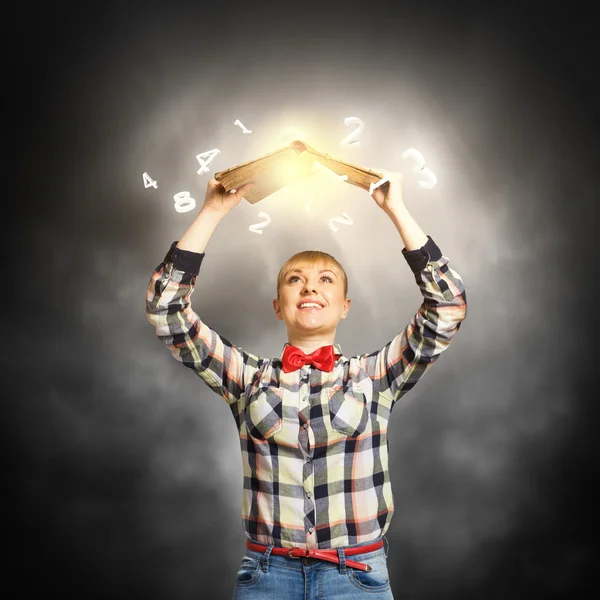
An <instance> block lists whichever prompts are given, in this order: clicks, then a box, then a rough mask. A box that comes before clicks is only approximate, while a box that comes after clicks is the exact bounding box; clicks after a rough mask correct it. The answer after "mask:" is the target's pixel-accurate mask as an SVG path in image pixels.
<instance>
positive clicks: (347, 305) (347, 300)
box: [341, 298, 352, 319]
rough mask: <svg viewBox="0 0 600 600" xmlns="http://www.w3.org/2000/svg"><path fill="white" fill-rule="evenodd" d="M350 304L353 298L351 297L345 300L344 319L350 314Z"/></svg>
mask: <svg viewBox="0 0 600 600" xmlns="http://www.w3.org/2000/svg"><path fill="white" fill-rule="evenodd" d="M350 304H352V300H350V298H346V300H344V310H343V311H342V316H341V318H342V319H345V318H346V317H347V316H348V311H349V310H350Z"/></svg>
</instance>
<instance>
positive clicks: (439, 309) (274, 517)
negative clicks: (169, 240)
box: [146, 236, 467, 549]
mask: <svg viewBox="0 0 600 600" xmlns="http://www.w3.org/2000/svg"><path fill="white" fill-rule="evenodd" d="M428 238H429V239H428V241H427V243H426V244H425V245H424V246H423V247H422V248H420V249H418V250H412V251H407V250H406V249H403V250H402V254H403V256H404V258H405V259H406V260H407V262H408V264H409V266H410V268H411V270H412V271H413V273H414V275H415V280H416V282H417V285H418V286H419V289H420V290H421V293H422V295H423V303H422V304H421V306H420V308H419V310H418V311H417V313H416V315H415V316H414V317H413V318H412V320H411V321H410V323H409V324H408V325H407V326H406V328H405V329H403V330H402V331H401V332H400V333H398V334H397V335H396V337H394V338H393V339H392V340H391V341H390V342H388V343H387V344H386V345H385V346H384V347H383V348H382V349H381V350H379V351H378V352H373V353H371V354H362V355H359V356H353V357H350V358H347V357H346V356H344V355H343V353H342V350H341V348H340V346H339V344H334V347H335V350H336V352H337V353H338V354H340V355H341V356H339V357H338V358H336V361H335V366H334V369H333V371H332V372H331V373H326V372H322V371H319V370H318V369H316V368H315V367H313V366H312V365H306V366H304V367H302V368H300V369H299V370H297V371H293V372H291V373H284V372H283V369H282V364H281V356H282V355H280V357H279V358H261V357H259V356H256V355H255V354H250V353H248V352H246V351H244V350H243V349H242V348H239V347H236V346H234V345H232V344H231V343H230V342H229V341H228V340H226V339H225V338H223V337H221V336H220V335H219V334H218V333H216V332H215V331H213V330H212V329H210V327H208V326H207V325H206V324H205V323H204V322H203V321H202V320H201V319H200V317H199V316H198V315H197V314H196V313H195V312H194V311H193V309H192V307H191V304H190V297H191V295H192V292H193V291H194V288H195V284H196V279H197V275H198V273H199V271H200V265H201V263H202V259H203V258H204V254H203V253H202V254H199V253H195V252H189V251H185V250H180V249H179V248H176V242H173V245H172V246H171V249H170V250H169V252H168V254H167V256H166V257H165V259H164V261H163V262H162V263H161V264H160V265H159V266H158V267H157V268H156V269H155V271H154V274H153V276H152V279H151V281H150V285H149V287H148V291H147V297H146V310H147V316H148V320H149V321H150V323H152V325H154V327H155V328H156V333H157V335H158V337H159V339H161V340H162V341H163V342H164V343H165V344H166V345H167V347H168V348H169V350H171V352H172V354H173V356H174V357H175V358H176V359H177V360H179V361H181V362H182V363H183V364H184V365H185V366H186V367H189V368H190V369H193V370H194V372H195V373H196V374H197V375H199V376H200V377H201V378H202V379H203V381H204V382H205V383H206V384H207V385H208V386H209V387H210V388H211V389H212V390H213V391H214V392H216V393H217V394H218V395H219V396H221V397H222V398H223V399H224V400H225V402H226V403H227V405H228V406H229V408H230V410H231V413H232V414H233V418H234V419H235V422H236V425H237V428H238V432H239V437H240V445H241V450H242V458H243V460H242V465H243V468H242V470H243V486H244V487H243V494H242V523H243V527H244V530H245V532H246V536H247V537H248V538H249V539H251V540H254V541H256V542H259V543H263V544H274V545H276V546H284V547H287V548H290V547H294V546H295V547H300V548H319V549H324V548H336V547H338V546H348V545H353V544H359V543H362V542H368V541H371V540H375V539H377V538H379V537H382V536H383V535H384V534H385V533H386V531H387V529H388V528H389V526H390V521H391V519H392V516H393V513H394V503H393V498H392V486H391V482H390V477H389V466H388V450H389V448H388V423H389V419H390V413H391V412H392V408H393V407H394V404H395V402H396V400H398V399H399V398H400V397H401V396H403V395H404V394H406V393H407V392H408V391H409V390H411V389H412V388H413V387H414V385H415V384H416V383H417V382H418V381H419V380H420V379H421V377H423V375H424V374H425V373H426V372H427V371H428V369H429V368H430V367H431V366H432V365H433V363H434V362H435V361H436V360H437V359H438V357H439V356H440V354H441V353H442V352H443V351H444V350H445V349H446V348H448V346H449V344H450V342H451V340H452V338H453V337H454V335H455V333H456V332H457V331H458V329H459V327H460V324H461V322H462V321H463V320H464V318H465V317H466V311H467V301H466V294H465V290H464V285H463V281H462V279H461V277H460V275H458V273H456V272H455V271H454V270H452V269H451V268H450V267H449V266H448V259H447V258H446V257H444V256H442V253H441V251H440V249H439V248H438V247H437V245H436V244H435V242H434V241H433V240H432V239H431V238H430V237H429V236H428ZM284 348H285V345H284ZM282 354H283V352H282Z"/></svg>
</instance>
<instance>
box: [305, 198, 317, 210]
mask: <svg viewBox="0 0 600 600" xmlns="http://www.w3.org/2000/svg"><path fill="white" fill-rule="evenodd" d="M314 201H315V195H314V194H310V196H309V197H308V201H307V202H306V204H305V205H304V208H305V210H306V212H310V205H311V204H312V203H313V202H314Z"/></svg>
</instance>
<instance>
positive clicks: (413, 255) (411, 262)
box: [402, 235, 442, 273]
mask: <svg viewBox="0 0 600 600" xmlns="http://www.w3.org/2000/svg"><path fill="white" fill-rule="evenodd" d="M402 255H403V256H404V258H405V259H406V262H407V263H408V266H409V267H410V269H411V271H412V272H413V273H418V272H419V271H422V270H423V269H424V268H425V267H426V266H427V263H429V262H431V261H432V260H439V259H440V258H442V251H441V250H440V249H439V248H438V247H437V244H436V243H435V242H434V241H433V240H432V239H431V236H429V235H428V236H427V243H426V244H425V245H424V246H421V247H420V248H418V249H417V250H407V249H406V248H403V249H402Z"/></svg>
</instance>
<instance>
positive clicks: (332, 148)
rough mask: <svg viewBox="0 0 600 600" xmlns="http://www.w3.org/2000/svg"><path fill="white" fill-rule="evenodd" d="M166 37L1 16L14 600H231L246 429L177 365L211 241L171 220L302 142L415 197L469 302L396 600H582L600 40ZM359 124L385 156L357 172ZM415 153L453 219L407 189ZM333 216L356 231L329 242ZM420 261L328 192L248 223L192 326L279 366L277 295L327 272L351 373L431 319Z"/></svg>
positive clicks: (557, 11)
mask: <svg viewBox="0 0 600 600" xmlns="http://www.w3.org/2000/svg"><path fill="white" fill-rule="evenodd" d="M164 4H165V6H166V4H167V3H164ZM284 5H285V6H284ZM165 6H161V5H159V4H158V3H156V4H152V3H150V4H133V3H128V4H127V5H126V6H122V5H121V4H120V3H104V4H102V5H100V4H98V5H92V4H85V3H84V4H78V5H73V6H71V5H60V4H59V5H57V6H56V7H52V8H48V7H40V8H37V9H34V8H32V7H28V6H22V7H20V8H18V9H17V8H13V9H11V10H10V11H9V12H7V14H6V24H7V26H8V29H9V30H14V31H13V33H15V34H16V35H15V39H14V41H13V42H11V43H10V44H9V47H8V49H7V50H6V59H7V61H8V64H7V68H6V71H5V74H4V77H5V81H7V82H8V83H9V84H10V85H9V86H8V87H9V88H10V90H11V91H10V93H9V94H8V95H7V99H8V100H9V103H10V104H9V109H8V110H7V112H6V123H5V128H6V132H7V135H6V136H5V143H6V144H7V146H8V147H9V148H10V149H11V150H12V153H13V156H16V157H17V161H16V168H14V169H13V168H12V166H11V165H12V162H9V163H8V165H9V169H10V172H8V173H7V175H8V177H7V178H6V182H7V183H8V182H10V183H15V184H16V185H15V186H14V187H15V189H14V191H13V192H11V194H12V198H9V200H8V203H7V204H8V205H10V208H9V209H8V210H9V211H12V213H13V214H14V211H16V212H17V221H18V224H19V227H10V228H9V231H8V236H7V241H8V242H9V248H8V252H7V254H6V255H5V256H6V258H5V262H4V284H5V288H4V293H3V296H4V303H5V306H6V308H5V310H4V311H3V328H2V329H3V332H4V340H5V352H4V353H3V354H4V363H5V365H6V369H5V382H6V388H5V389H6V390H7V392H6V395H5V399H4V405H5V411H4V413H5V414H4V418H3V419H2V423H3V431H4V433H3V437H2V439H3V441H4V445H5V448H4V450H3V452H2V456H3V461H4V465H5V466H4V472H5V473H6V474H7V476H8V477H7V481H8V486H7V494H6V498H7V500H8V501H9V502H8V504H7V507H8V508H7V510H6V511H5V516H6V519H7V527H6V532H7V534H6V536H5V541H6V548H8V549H9V551H10V553H11V556H12V558H13V560H12V561H11V562H10V563H9V564H8V565H7V571H9V572H10V574H12V575H13V576H14V579H15V581H16V582H17V583H18V585H19V588H18V589H19V593H18V595H17V596H15V597H29V596H33V595H34V594H35V595H36V596H38V597H39V594H40V593H42V594H47V593H55V592H58V593H60V594H61V596H62V597H65V598H71V597H73V598H86V599H88V598H89V599H94V600H95V599H105V598H121V597H123V598H125V597H126V598H145V599H160V600H162V599H176V600H188V599H193V598H216V599H221V598H224V599H225V598H229V596H230V594H231V591H232V588H233V582H234V579H235V573H236V571H237V567H238V565H239V562H240V559H241V556H242V554H243V551H244V535H243V532H242V527H241V522H240V507H241V462H240V455H239V445H238V440H237V436H236V429H235V425H234V422H233V419H232V418H231V415H230V413H229V410H228V408H227V406H226V404H225V403H224V402H223V400H222V399H220V398H219V397H218V396H217V395H215V394H214V393H212V392H211V391H210V390H209V389H208V388H207V387H206V386H205V385H204V383H203V382H202V381H201V380H200V379H198V378H197V377H196V376H195V375H194V374H193V373H192V372H191V371H188V370H187V369H185V368H184V367H182V366H181V365H180V364H178V363H177V362H176V361H175V360H173V358H172V357H171V355H170V353H169V352H168V350H167V349H166V348H165V347H164V346H163V345H162V344H161V343H160V342H159V341H158V340H157V339H156V337H155V334H154V330H153V329H152V327H151V326H150V325H149V324H148V323H147V321H146V317H145V312H144V300H145V292H146V286H147V284H148V282H149V280H150V276H151V274H152V270H153V269H154V267H156V266H157V265H158V264H159V263H160V261H161V260H162V257H163V256H164V254H165V253H166V251H167V249H168V247H169V245H170V244H171V242H172V241H173V240H176V239H178V238H179V237H180V235H181V234H182V233H183V231H184V230H185V228H186V227H187V226H188V225H189V224H190V223H191V221H192V220H193V217H194V215H195V214H196V211H193V212H189V213H185V214H180V213H177V212H176V211H175V210H174V208H173V199H172V198H173V195H174V194H175V193H177V192H179V191H182V190H189V191H190V193H191V194H192V196H193V197H194V198H195V199H196V202H197V205H198V207H197V208H199V207H200V206H201V203H202V200H203V197H204V191H205V188H206V182H207V179H208V175H206V174H205V175H203V176H198V175H197V173H196V170H197V169H198V167H199V165H198V162H197V161H196V159H195V155H196V154H197V153H199V152H203V151H206V150H210V149H211V148H215V147H216V148H219V149H220V150H221V155H220V156H219V157H218V158H217V159H216V160H215V161H214V162H213V164H212V165H211V172H212V173H214V172H216V171H218V170H223V169H226V168H228V167H230V166H233V165H235V164H238V163H239V162H242V161H245V160H250V159H252V158H256V157H258V156H260V155H261V154H263V153H264V152H265V151H268V150H271V149H275V148H277V147H279V146H281V145H282V142H284V141H285V140H286V139H287V138H288V137H289V136H290V135H292V136H295V135H296V134H298V136H299V137H301V138H302V139H305V140H306V141H307V142H308V143H310V144H312V145H314V146H316V147H317V148H318V149H321V150H323V151H326V152H329V153H330V154H332V155H334V156H339V157H340V158H343V159H346V160H349V161H351V162H358V163H359V164H364V165H367V166H371V167H380V168H386V169H390V170H398V171H402V172H403V173H404V174H405V200H406V204H407V206H408V207H409V209H410V210H411V212H412V213H413V214H414V216H415V217H416V219H417V220H418V222H419V223H420V224H421V226H422V227H423V229H424V230H425V231H426V232H427V233H428V234H430V235H431V236H432V237H433V238H434V240H435V241H436V242H437V243H438V245H439V246H440V248H441V249H442V252H443V253H444V254H445V255H446V256H447V257H448V258H449V260H450V265H451V266H452V267H453V268H454V269H455V270H456V271H457V272H458V273H460V275H461V276H462V277H463V280H464V282H465V285H466V289H467V296H468V300H469V313H468V317H467V320H466V321H465V323H464V325H463V328H462V329H461V330H460V332H459V333H458V334H457V336H456V338H455V340H454V341H453V343H452V345H451V348H450V350H449V351H448V352H447V353H446V354H445V355H443V356H442V357H441V358H440V360H439V362H438V363H437V364H436V366H435V367H434V368H433V369H432V371H431V373H430V374H428V375H427V377H426V378H425V379H424V380H423V381H422V382H420V383H419V385H418V386H417V387H416V388H415V389H414V390H413V391H412V392H411V393H410V394H408V395H407V396H406V397H405V398H404V399H403V401H401V402H400V403H399V404H398V406H397V407H396V409H395V411H394V413H393V418H392V421H391V428H390V429H391V431H390V438H391V441H390V451H391V454H392V457H391V477H392V483H393V491H394V497H395V503H396V514H395V517H394V520H393V522H392V526H391V529H390V530H389V533H388V536H387V537H388V539H389V542H390V545H391V548H390V555H389V566H390V574H391V577H392V585H393V590H394V593H395V597H396V598H397V599H399V600H401V599H402V598H411V599H417V598H418V599H420V600H433V599H438V598H440V599H441V598H443V599H444V600H451V599H455V598H456V599H458V598H460V599H461V600H468V599H477V600H479V599H481V598H487V599H504V598H511V599H513V600H515V599H517V598H531V597H532V596H534V597H536V598H547V599H559V598H560V599H563V598H574V597H579V592H580V591H581V589H582V588H583V586H584V585H585V584H586V583H589V582H590V581H591V580H592V577H593V574H594V572H593V569H592V559H593V551H594V542H595V539H594V536H593V528H594V527H595V526H597V521H598V518H597V512H596V510H597V505H598V496H597V493H596V495H594V493H593V491H592V490H591V482H592V476H595V475H596V473H597V469H598V452H597V445H596V443H595V429H596V425H597V423H598V408H597V404H595V403H594V402H593V401H592V395H591V387H592V384H593V383H594V382H595V374H596V372H597V371H596V370H595V368H594V367H593V365H592V363H591V361H592V360H593V359H594V358H595V355H594V350H595V342H596V339H595V335H596V327H595V322H596V321H597V319H596V311H597V306H596V298H597V296H596V295H595V293H594V284H595V279H596V278H597V264H598V261H597V252H596V251H595V249H594V248H593V247H592V246H593V242H594V240H595V237H594V236H595V232H594V231H593V229H592V225H593V219H594V218H595V217H596V215H597V212H596V209H595V201H596V199H597V191H596V190H597V183H596V180H597V161H594V160H593V159H594V158H597V142H596V136H597V125H598V116H597V114H596V113H595V112H594V110H593V108H594V106H597V105H598V100H599V98H598V94H597V92H596V91H595V87H594V82H593V80H594V74H593V65H594V63H595V47H594V42H593V39H592V36H593V29H592V20H591V18H590V16H589V15H586V14H585V13H584V12H583V11H582V9H581V8H580V7H578V6H577V4H574V3H570V4H569V5H565V6H562V5H561V7H560V8H558V7H557V8H551V7H550V8H549V7H548V6H547V5H545V4H542V3H534V2H530V3H513V4H511V3H503V4H502V5H498V6H496V5H494V4H492V3H485V2H479V3H475V2H473V3H471V2H459V3H457V2H448V3H441V2H426V3H417V2H401V3H400V2H398V3H394V4H392V3H390V4H389V5H386V4H385V3H383V2H368V3H364V4H360V5H352V4H340V5H337V6H334V5H332V6H329V5H328V4H326V3H323V2H301V3H293V4H289V3H283V2H280V3H275V2H272V3H260V4H259V5H258V6H255V5H253V4H252V3H251V2H243V3H241V2H240V3H237V2H224V3H218V2H213V3H211V4H210V5H207V6H201V5H200V3H196V5H192V3H189V4H183V3H169V7H170V8H168V9H167V8H166V7H165ZM348 116H358V117H360V118H361V119H362V120H363V121H364V123H365V129H364V131H363V133H362V134H361V137H360V141H361V144H360V146H358V147H354V148H344V149H342V148H340V145H339V141H340V140H341V139H342V138H343V137H344V136H346V135H347V134H348V133H349V131H350V129H349V128H347V127H345V126H344V122H343V121H344V118H345V117H348ZM236 119H240V120H241V121H242V122H243V123H244V124H245V126H246V127H247V128H249V129H251V130H252V131H253V133H252V134H249V135H245V134H242V132H241V130H240V128H239V127H236V126H234V125H233V122H234V121H235V120H236ZM300 134H301V135H300ZM409 147H415V148H418V149H419V150H420V151H421V152H422V153H423V154H424V155H425V157H426V159H427V165H428V166H429V167H430V168H431V169H432V170H433V171H434V172H435V173H436V175H437V176H438V179H439V182H438V185H437V186H436V187H435V188H434V189H432V190H423V189H421V188H420V187H419V186H418V185H417V184H416V178H415V175H414V174H413V173H412V172H411V171H410V169H409V168H408V165H407V163H406V161H404V160H403V159H402V158H401V154H402V152H403V151H404V150H405V149H406V148H409ZM144 171H147V172H149V173H150V175H151V176H152V177H153V178H154V179H156V180H157V181H158V185H159V187H158V190H154V189H152V188H149V189H144V187H143V185H142V179H141V174H142V173H143V172H144ZM311 186H312V187H311ZM311 193H313V194H315V200H314V202H313V203H312V204H311V206H310V212H308V211H307V208H306V198H307V197H308V195H309V194H311ZM259 211H264V212H268V214H269V215H270V217H271V219H272V222H271V224H270V225H269V226H268V227H267V228H265V229H264V233H263V234H262V235H258V234H255V233H252V232H250V231H248V226H249V225H251V224H252V223H257V222H259V221H260V220H261V219H260V218H259V217H258V216H257V215H258V212H259ZM342 211H344V212H347V213H348V214H349V215H350V216H351V217H352V219H353V221H354V224H353V225H350V226H345V225H340V226H339V228H340V229H339V231H338V232H337V233H333V232H332V231H331V230H330V229H329V227H328V225H327V222H328V219H329V218H330V217H332V216H336V215H341V213H342ZM402 247H403V244H402V241H401V239H400V237H399V235H398V233H397V232H396V230H395V228H394V227H393V225H392V224H391V223H390V222H389V220H388V219H387V217H386V216H385V215H384V214H383V212H382V211H380V210H379V209H378V208H377V206H376V205H375V203H374V202H373V200H372V199H371V198H370V197H369V195H368V194H367V193H366V192H362V191H360V190H358V189H356V188H353V187H350V186H347V185H346V184H340V185H339V186H335V185H333V184H331V183H328V182H326V181H324V180H321V181H320V183H318V180H317V179H315V180H314V181H313V183H311V184H306V185H305V187H302V186H299V187H297V188H294V189H293V190H288V191H286V192H280V193H278V194H276V195H274V196H272V197H271V198H268V199H266V200H264V201H263V202H261V203H259V204H257V205H255V206H252V205H250V204H248V203H246V202H242V203H241V204H240V205H239V206H238V207H237V208H236V209H235V211H234V212H232V213H231V215H229V216H228V218H227V219H226V220H225V221H224V222H223V223H222V224H221V225H220V226H219V228H218V229H217V231H216V233H215V235H214V237H213V238H212V239H211V241H210V243H209V246H208V248H207V255H206V259H205V263H204V265H203V267H202V273H201V277H200V279H199V283H198V287H197V289H196V292H195V294H194V296H193V302H194V308H195V309H196V310H197V311H198V313H199V314H200V316H201V317H202V319H203V320H204V321H205V322H206V323H207V324H208V325H209V326H210V327H212V328H213V329H215V330H216V331H218V332H219V333H220V334H221V335H223V336H224V337H226V338H227V339H229V340H230V341H232V342H233V343H235V344H236V345H238V346H242V347H243V348H245V349H247V350H249V351H252V352H254V353H257V354H260V355H263V356H278V355H279V353H280V352H281V348H282V346H283V343H284V342H285V341H286V337H285V329H284V327H283V324H282V323H281V322H280V321H277V320H276V319H275V316H274V313H273V310H272V307H271V299H272V298H273V297H274V296H275V277H276V274H277V271H278V269H279V267H280V265H281V264H282V263H283V262H284V261H285V259H286V258H288V257H289V256H290V255H291V254H293V253H295V252H297V251H299V250H302V249H310V248H315V249H322V250H325V251H327V252H330V253H331V254H333V255H334V256H336V258H338V260H339V261H340V262H341V263H342V265H344V267H345V268H346V271H347V273H348V277H349V281H350V286H349V297H350V298H352V300H353V304H352V308H351V311H350V315H349V317H348V319H347V320H346V321H343V322H342V324H341V325H340V327H339V328H338V335H337V338H336V341H337V342H339V343H340V344H341V345H342V348H343V350H344V352H345V354H346V355H348V356H350V355H353V354H357V353H361V352H370V351H373V350H377V349H379V348H380V347H382V346H383V345H384V344H385V343H387V342H388V341H389V340H390V339H391V338H392V337H393V336H394V335H395V334H396V333H397V332H398V331H400V330H401V329H402V328H403V327H404V326H405V325H406V323H407V322H408V320H409V319H410V318H411V316H412V315H413V314H414V312H415V311H416V310H417V309H418V307H419V304H420V301H421V298H420V294H419V291H418V288H417V286H416V284H415V283H414V278H413V277H412V274H411V272H410V270H409V268H408V266H407V265H406V263H405V262H404V259H403V258H402V256H401V254H400V251H401V249H402ZM588 388H590V389H588ZM13 531H14V535H12V533H13ZM9 532H10V534H11V535H8V533H9Z"/></svg>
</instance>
